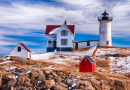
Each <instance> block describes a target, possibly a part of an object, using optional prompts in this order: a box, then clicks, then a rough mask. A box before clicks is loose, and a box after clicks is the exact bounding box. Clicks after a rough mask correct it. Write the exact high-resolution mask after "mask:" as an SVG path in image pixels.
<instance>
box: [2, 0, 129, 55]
mask: <svg viewBox="0 0 130 90" xmlns="http://www.w3.org/2000/svg"><path fill="white" fill-rule="evenodd" d="M129 6H130V0H0V49H1V50H0V56H2V55H9V53H10V51H11V50H12V49H13V48H14V46H15V45H16V44H17V43H19V42H22V43H24V44H25V45H26V46H27V47H28V48H29V49H30V50H31V51H32V52H33V53H43V52H45V51H46V36H45V29H46V25H62V24H63V22H64V21H65V20H67V24H71V25H75V32H76V37H75V41H84V40H98V39H99V36H98V35H99V22H98V20H97V18H98V16H101V14H102V13H103V12H104V10H106V11H107V12H108V13H109V15H110V16H112V17H113V18H114V19H113V21H112V43H113V46H118V47H130V39H129V38H130V8H129ZM79 37H80V38H79Z"/></svg>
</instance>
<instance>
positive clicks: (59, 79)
mask: <svg viewBox="0 0 130 90" xmlns="http://www.w3.org/2000/svg"><path fill="white" fill-rule="evenodd" d="M54 80H55V82H61V81H62V80H61V78H57V77H55V78H54Z"/></svg>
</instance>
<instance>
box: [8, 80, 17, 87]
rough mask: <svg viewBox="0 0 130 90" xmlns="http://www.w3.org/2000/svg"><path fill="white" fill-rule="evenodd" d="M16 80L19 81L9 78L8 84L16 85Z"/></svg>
mask: <svg viewBox="0 0 130 90" xmlns="http://www.w3.org/2000/svg"><path fill="white" fill-rule="evenodd" d="M16 82H17V80H16V79H14V80H9V81H8V86H15V85H16Z"/></svg>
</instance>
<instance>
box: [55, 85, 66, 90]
mask: <svg viewBox="0 0 130 90" xmlns="http://www.w3.org/2000/svg"><path fill="white" fill-rule="evenodd" d="M54 90H68V88H65V87H63V86H60V85H56V86H55V88H54Z"/></svg>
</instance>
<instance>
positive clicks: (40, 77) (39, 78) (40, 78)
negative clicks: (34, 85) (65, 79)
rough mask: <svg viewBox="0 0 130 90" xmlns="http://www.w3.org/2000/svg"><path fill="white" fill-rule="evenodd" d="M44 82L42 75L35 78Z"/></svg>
mask: <svg viewBox="0 0 130 90" xmlns="http://www.w3.org/2000/svg"><path fill="white" fill-rule="evenodd" d="M45 80H46V78H45V76H44V75H41V74H40V75H39V76H38V77H37V81H45Z"/></svg>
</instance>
